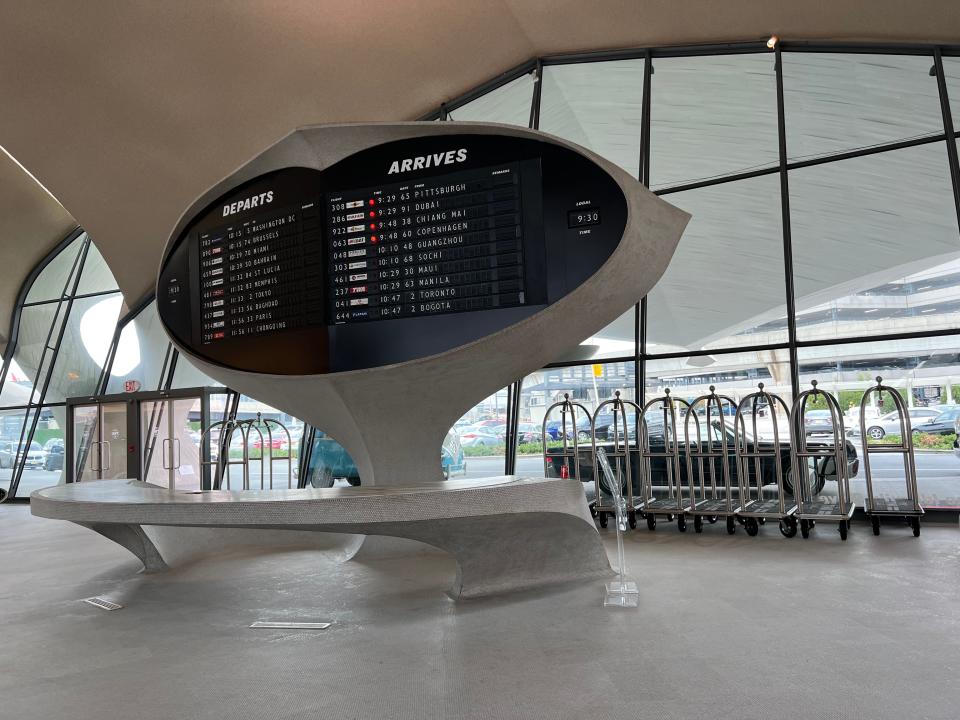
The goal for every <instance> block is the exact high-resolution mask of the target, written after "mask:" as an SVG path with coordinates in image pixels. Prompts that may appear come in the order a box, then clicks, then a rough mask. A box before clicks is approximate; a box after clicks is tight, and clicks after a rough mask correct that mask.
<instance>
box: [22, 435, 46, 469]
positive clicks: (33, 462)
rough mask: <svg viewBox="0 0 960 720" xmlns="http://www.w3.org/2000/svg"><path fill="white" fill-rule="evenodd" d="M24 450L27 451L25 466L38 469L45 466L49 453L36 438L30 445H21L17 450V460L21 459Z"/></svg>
mask: <svg viewBox="0 0 960 720" xmlns="http://www.w3.org/2000/svg"><path fill="white" fill-rule="evenodd" d="M24 451H26V453H27V459H26V462H25V463H24V465H23V466H24V467H26V468H34V469H38V470H39V469H40V468H42V467H43V461H44V460H46V458H47V453H46V451H45V450H44V449H43V448H42V447H40V443H38V442H37V441H36V440H34V441H33V442H31V443H30V446H29V447H27V448H23V447H21V448H20V449H19V451H18V452H17V461H19V460H20V456H21V455H22V454H23V453H24Z"/></svg>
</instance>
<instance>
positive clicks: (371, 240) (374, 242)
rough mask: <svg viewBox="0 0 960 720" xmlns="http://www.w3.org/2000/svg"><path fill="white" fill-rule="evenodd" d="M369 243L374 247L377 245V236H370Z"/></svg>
mask: <svg viewBox="0 0 960 720" xmlns="http://www.w3.org/2000/svg"><path fill="white" fill-rule="evenodd" d="M370 242H372V243H373V244H374V245H376V244H377V236H376V235H371V236H370Z"/></svg>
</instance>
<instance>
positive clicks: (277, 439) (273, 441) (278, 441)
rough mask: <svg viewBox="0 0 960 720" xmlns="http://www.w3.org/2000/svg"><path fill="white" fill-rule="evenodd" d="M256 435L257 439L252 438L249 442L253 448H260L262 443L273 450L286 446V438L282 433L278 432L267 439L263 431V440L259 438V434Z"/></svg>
mask: <svg viewBox="0 0 960 720" xmlns="http://www.w3.org/2000/svg"><path fill="white" fill-rule="evenodd" d="M256 437H257V439H256V440H253V442H252V443H251V444H252V445H253V448H254V449H255V450H260V449H261V448H263V446H264V445H269V446H270V447H271V448H272V449H273V450H281V449H283V448H285V447H287V438H286V436H285V435H283V433H280V435H274V436H273V437H271V438H269V439H268V438H267V435H266V433H264V435H263V440H261V439H260V436H259V435H257V436H256Z"/></svg>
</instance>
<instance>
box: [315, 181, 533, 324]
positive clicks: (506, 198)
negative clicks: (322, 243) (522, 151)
mask: <svg viewBox="0 0 960 720" xmlns="http://www.w3.org/2000/svg"><path fill="white" fill-rule="evenodd" d="M521 165H523V166H524V168H523V172H525V173H527V174H531V175H532V174H535V175H539V166H538V164H537V163H523V164H521V163H519V162H516V163H509V164H506V165H499V166H496V167H488V168H480V169H477V170H470V171H466V172H458V173H448V174H443V175H439V176H437V177H433V178H430V179H429V180H421V181H415V182H401V183H392V184H389V185H381V186H379V187H371V188H364V189H361V190H352V191H348V192H334V193H329V194H328V195H327V201H326V202H327V237H328V238H329V240H328V242H327V245H328V247H329V263H328V266H327V267H328V275H329V290H328V292H329V295H328V307H329V308H330V322H331V323H332V324H342V323H348V322H362V321H370V320H380V319H385V318H402V317H412V316H417V315H434V314H438V313H458V312H471V311H477V310H490V309H494V308H504V307H512V306H516V305H523V304H524V302H525V294H524V287H525V276H524V263H523V237H524V228H523V213H522V208H523V197H522V193H521ZM534 187H537V188H538V187H539V177H537V182H536V184H535V186H534ZM537 204H539V200H538V202H537Z"/></svg>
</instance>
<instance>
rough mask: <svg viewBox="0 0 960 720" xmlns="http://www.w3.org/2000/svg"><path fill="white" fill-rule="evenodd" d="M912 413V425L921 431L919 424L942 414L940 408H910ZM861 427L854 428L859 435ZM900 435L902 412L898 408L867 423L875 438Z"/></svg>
mask: <svg viewBox="0 0 960 720" xmlns="http://www.w3.org/2000/svg"><path fill="white" fill-rule="evenodd" d="M908 414H909V415H910V425H911V426H912V427H913V431H914V432H920V430H919V428H918V426H920V425H923V424H924V423H927V422H930V421H932V420H933V419H934V418H935V417H937V415H939V414H940V411H939V410H934V409H933V408H922V407H919V408H910V410H909V411H908ZM859 433H860V430H859V427H855V428H854V434H857V435H859ZM890 434H893V435H899V434H900V413H898V412H897V411H896V410H893V411H892V412H888V413H887V414H886V415H881V416H880V418H878V419H877V420H873V421H872V422H870V423H869V424H868V425H867V435H869V436H870V437H872V438H873V439H874V440H879V439H880V438H882V437H884V436H885V435H890Z"/></svg>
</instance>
